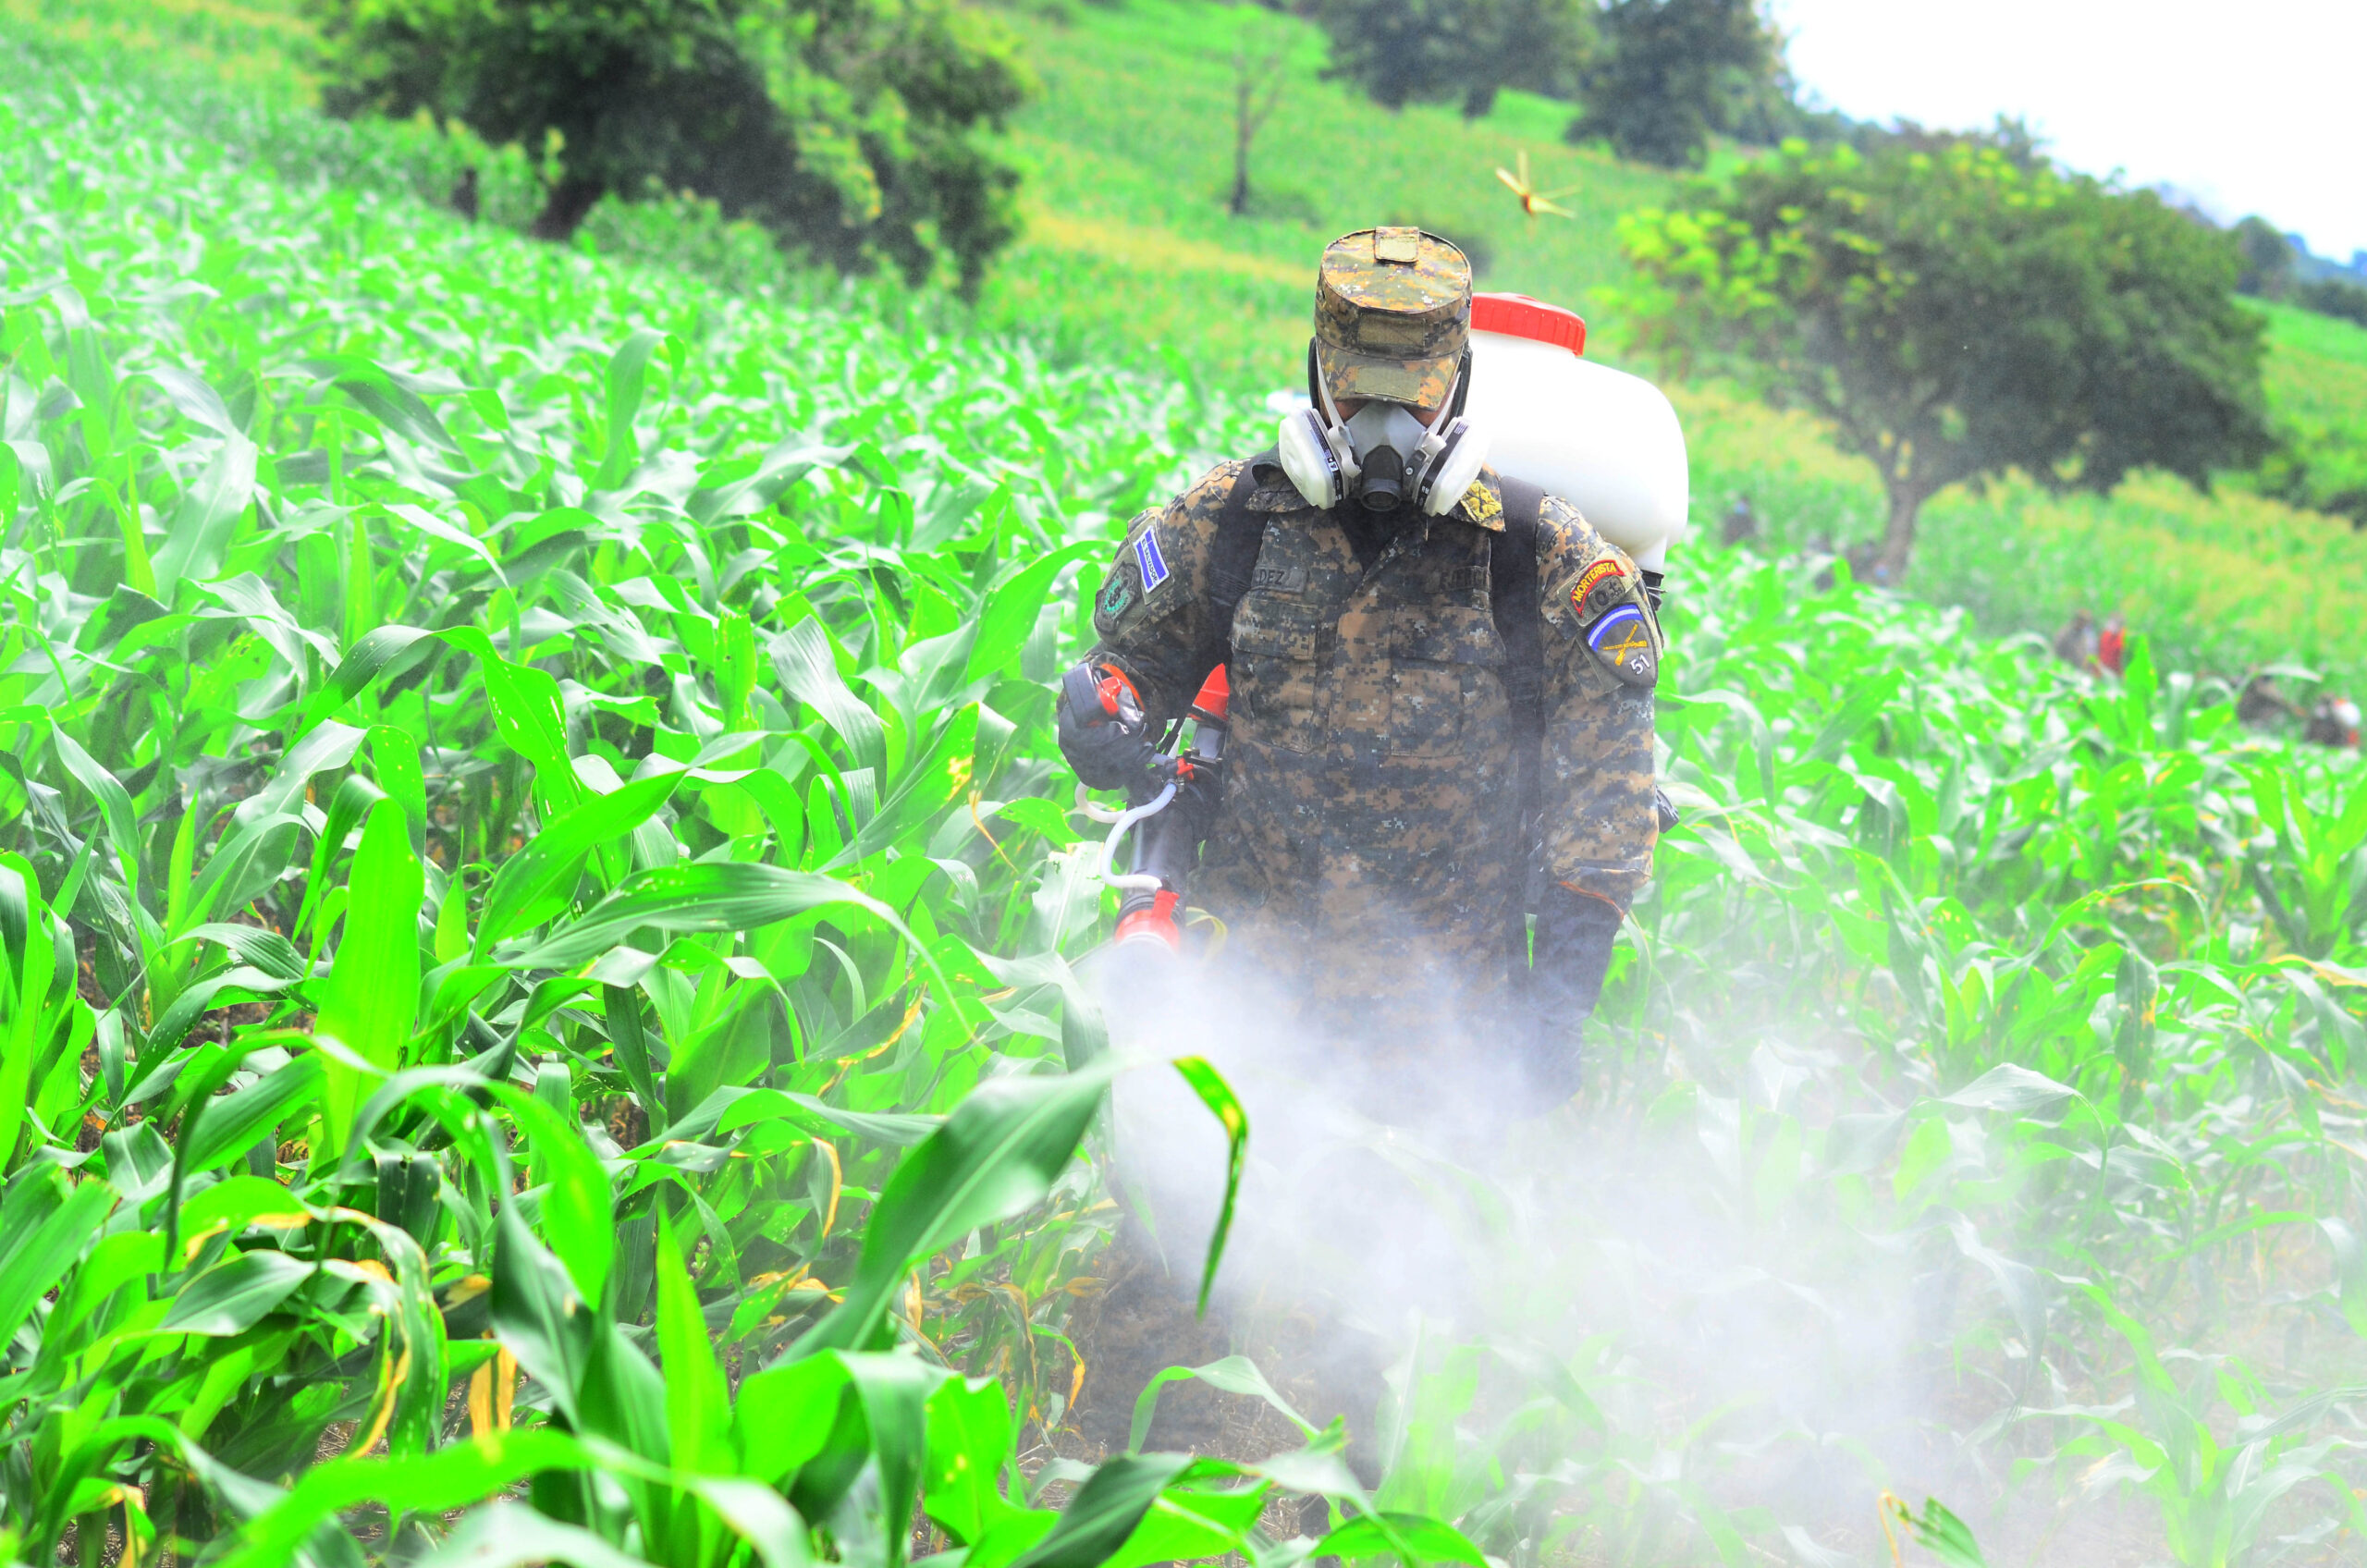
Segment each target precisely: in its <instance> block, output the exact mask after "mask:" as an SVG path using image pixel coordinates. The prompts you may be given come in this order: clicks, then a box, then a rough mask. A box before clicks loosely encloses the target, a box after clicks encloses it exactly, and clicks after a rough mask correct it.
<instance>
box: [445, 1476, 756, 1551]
mask: <svg viewBox="0 0 2367 1568" xmlns="http://www.w3.org/2000/svg"><path fill="white" fill-rule="evenodd" d="M463 1489H464V1490H473V1489H475V1488H463ZM556 1562H565V1563H568V1564H570V1565H571V1568H648V1563H647V1561H646V1560H645V1559H644V1558H640V1557H636V1556H634V1555H633V1554H632V1553H631V1552H627V1551H620V1550H618V1549H617V1548H615V1547H613V1546H610V1545H609V1544H608V1543H607V1541H604V1540H602V1539H601V1538H600V1537H598V1536H596V1535H595V1534H593V1533H592V1532H591V1531H590V1530H587V1529H584V1528H583V1527H582V1526H581V1525H563V1524H561V1523H559V1522H558V1520H556V1519H553V1518H550V1517H548V1516H547V1515H546V1514H541V1513H535V1512H534V1511H533V1509H532V1508H529V1507H527V1506H526V1505H525V1504H523V1503H517V1502H497V1503H495V1504H493V1505H492V1506H490V1507H487V1508H480V1509H477V1510H475V1511H474V1512H472V1513H470V1514H469V1515H468V1517H467V1518H465V1519H463V1520H462V1521H461V1522H460V1524H459V1525H456V1526H454V1528H453V1530H452V1533H451V1534H450V1535H449V1536H448V1537H445V1539H444V1543H443V1544H442V1545H441V1546H439V1547H437V1548H436V1549H435V1550H434V1551H432V1552H430V1553H429V1554H428V1555H427V1556H425V1557H423V1558H422V1559H420V1568H542V1565H543V1564H545V1563H556ZM766 1568H776V1565H775V1564H774V1563H773V1562H772V1561H771V1559H769V1558H767V1562H766ZM781 1568H788V1565H781Z"/></svg>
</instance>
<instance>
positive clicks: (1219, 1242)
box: [1133, 1056, 1249, 1446]
mask: <svg viewBox="0 0 2367 1568" xmlns="http://www.w3.org/2000/svg"><path fill="white" fill-rule="evenodd" d="M1175 1071H1176V1072H1180V1073H1182V1074H1183V1075H1184V1082H1185V1083H1186V1084H1191V1085H1192V1092H1193V1093H1194V1094H1196V1095H1197V1096H1200V1103H1201V1104H1202V1105H1204V1106H1207V1107H1208V1111H1209V1113H1210V1114H1211V1115H1213V1116H1214V1117H1215V1118H1216V1119H1217V1121H1218V1122H1219V1123H1220V1124H1221V1125H1222V1126H1223V1128H1224V1138H1225V1161H1224V1201H1223V1202H1222V1203H1221V1204H1220V1206H1219V1207H1218V1209H1217V1227H1216V1231H1215V1232H1214V1233H1213V1234H1211V1235H1210V1236H1209V1237H1208V1260H1207V1262H1206V1263H1204V1264H1203V1265H1202V1266H1201V1268H1200V1299H1199V1305H1198V1307H1197V1310H1198V1312H1199V1313H1200V1315H1201V1316H1203V1317H1206V1316H1207V1314H1208V1292H1210V1291H1212V1290H1214V1289H1215V1288H1216V1283H1217V1266H1218V1265H1219V1264H1220V1263H1222V1262H1223V1261H1224V1243H1225V1239H1226V1238H1227V1237H1228V1236H1230V1235H1232V1234H1233V1205H1234V1203H1235V1201H1236V1200H1237V1199H1238V1198H1239V1197H1240V1195H1241V1165H1242V1161H1243V1159H1244V1158H1246V1156H1247V1155H1248V1152H1249V1112H1248V1111H1247V1110H1246V1109H1244V1108H1243V1106H1242V1103H1241V1100H1240V1098H1239V1097H1238V1096H1235V1095H1234V1094H1233V1085H1232V1084H1228V1083H1226V1082H1225V1081H1224V1076H1223V1074H1221V1073H1220V1072H1218V1071H1217V1070H1216V1069H1215V1068H1214V1067H1211V1066H1210V1065H1208V1060H1207V1059H1205V1058H1203V1057H1196V1056H1184V1057H1177V1058H1176V1059H1175ZM1140 1442H1141V1439H1139V1438H1137V1439H1135V1442H1134V1445H1133V1446H1140Z"/></svg>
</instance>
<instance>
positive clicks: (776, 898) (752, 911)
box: [497, 862, 902, 969]
mask: <svg viewBox="0 0 2367 1568" xmlns="http://www.w3.org/2000/svg"><path fill="white" fill-rule="evenodd" d="M833 905H840V906H844V907H847V908H850V909H857V910H863V911H865V912H867V913H871V914H873V915H876V916H877V917H878V918H879V919H880V920H882V921H884V922H886V923H887V924H888V925H890V926H891V927H894V928H897V929H899V930H901V928H902V922H901V921H900V920H898V919H897V917H896V914H895V912H894V911H892V910H890V909H889V908H888V906H887V905H885V904H882V903H880V902H879V901H878V900H875V899H872V898H870V897H868V896H867V895H865V894H864V893H861V892H859V891H857V890H856V889H855V888H853V887H852V886H851V885H849V884H847V883H845V882H841V881H840V880H839V879H838V878H836V877H833V876H817V875H816V874H814V873H812V872H806V871H789V870H785V869H783V868H782V867H780V866H777V865H761V864H749V863H744V862H743V863H737V864H734V863H706V864H681V865H662V866H658V867H656V869H654V870H650V871H644V872H641V873H639V874H638V875H636V876H631V877H628V878H627V879H626V880H625V882H624V883H623V885H622V886H620V887H619V888H617V890H616V891H615V892H613V893H611V894H609V895H608V896H607V898H605V899H603V900H600V901H599V902H598V903H597V904H595V905H594V906H593V907H592V908H591V909H590V910H588V911H586V912H585V913H584V914H583V917H582V918H581V919H578V920H576V921H573V922H572V923H570V924H569V925H563V926H561V927H560V928H559V929H558V930H557V931H554V932H552V933H551V934H550V935H549V936H547V937H545V938H543V939H542V940H541V941H539V942H536V943H534V944H533V945H532V946H529V947H527V948H525V949H522V950H519V951H514V952H509V953H504V954H502V955H499V957H498V959H497V962H501V963H504V964H506V965H508V966H509V968H512V969H571V968H573V967H574V966H575V965H577V964H579V963H582V962H583V961H584V960H586V959H589V958H594V957H596V956H598V955H599V954H601V953H604V952H607V950H608V949H610V948H613V947H615V946H616V945H617V944H618V943H619V942H621V941H623V940H625V939H626V938H627V937H629V936H631V935H632V932H634V931H636V930H639V929H641V928H642V927H644V926H651V927H655V928H656V929H657V930H660V931H677V932H679V931H751V930H754V929H755V928H756V927H758V926H760V925H771V924H772V923H773V922H774V921H777V920H787V919H789V918H790V917H791V916H792V915H796V914H802V913H804V912H805V911H807V910H809V909H823V908H828V907H830V906H833Z"/></svg>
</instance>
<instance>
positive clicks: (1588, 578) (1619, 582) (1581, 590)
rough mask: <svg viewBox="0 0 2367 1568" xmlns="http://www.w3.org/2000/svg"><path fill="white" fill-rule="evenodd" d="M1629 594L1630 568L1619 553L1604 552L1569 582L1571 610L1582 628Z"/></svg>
mask: <svg viewBox="0 0 2367 1568" xmlns="http://www.w3.org/2000/svg"><path fill="white" fill-rule="evenodd" d="M1628 597H1629V594H1628V582H1627V569H1626V568H1625V567H1624V566H1622V565H1621V564H1620V562H1619V557H1617V556H1613V555H1605V556H1601V557H1598V558H1597V559H1596V560H1595V561H1594V562H1593V563H1592V564H1590V565H1589V566H1588V568H1587V569H1586V570H1584V571H1582V572H1580V573H1578V580H1577V581H1576V582H1573V583H1571V584H1570V613H1571V614H1573V615H1575V616H1576V617H1577V618H1578V624H1579V626H1580V627H1581V628H1585V627H1590V626H1591V625H1593V623H1594V622H1595V621H1596V620H1598V619H1600V618H1601V617H1603V616H1605V615H1607V614H1609V613H1610V612H1611V610H1612V609H1613V606H1618V605H1621V604H1625V602H1626V601H1627V599H1628Z"/></svg>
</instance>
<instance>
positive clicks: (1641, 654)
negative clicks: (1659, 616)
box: [1587, 604, 1660, 686]
mask: <svg viewBox="0 0 2367 1568" xmlns="http://www.w3.org/2000/svg"><path fill="white" fill-rule="evenodd" d="M1587 646H1588V647H1589V648H1591V649H1593V650H1594V656H1595V657H1596V658H1598V659H1600V660H1601V661H1602V665H1603V668H1606V669H1608V670H1610V671H1611V673H1612V674H1613V675H1615V676H1617V677H1618V678H1619V679H1620V680H1624V681H1625V682H1626V683H1627V684H1628V685H1630V686H1650V684H1652V682H1653V681H1654V680H1657V679H1658V678H1659V675H1660V655H1659V654H1658V653H1656V652H1655V651H1654V650H1653V648H1652V630H1651V627H1650V625H1649V624H1648V623H1647V622H1646V621H1645V619H1644V612H1643V611H1642V610H1640V609H1637V607H1636V606H1634V605H1632V604H1627V605H1621V606H1619V607H1618V608H1616V609H1614V610H1613V611H1612V612H1611V613H1610V614H1609V615H1606V616H1604V617H1603V618H1602V619H1600V620H1599V621H1597V622H1595V624H1594V625H1593V627H1592V628H1590V629H1589V630H1588V632H1587Z"/></svg>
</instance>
